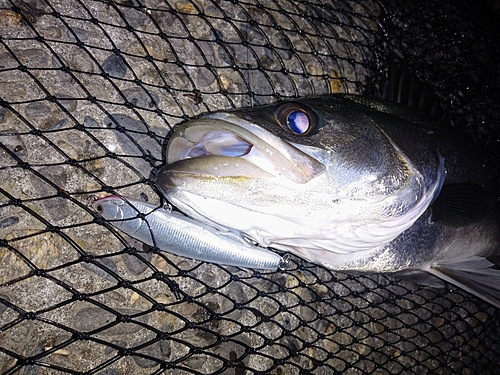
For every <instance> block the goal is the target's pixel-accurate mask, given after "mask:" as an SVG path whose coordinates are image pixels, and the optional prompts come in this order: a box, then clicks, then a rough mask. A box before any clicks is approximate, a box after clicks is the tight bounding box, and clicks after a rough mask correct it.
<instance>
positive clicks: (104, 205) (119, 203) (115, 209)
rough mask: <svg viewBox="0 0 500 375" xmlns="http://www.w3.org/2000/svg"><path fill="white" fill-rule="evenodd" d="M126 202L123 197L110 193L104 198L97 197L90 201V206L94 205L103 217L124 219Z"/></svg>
mask: <svg viewBox="0 0 500 375" xmlns="http://www.w3.org/2000/svg"><path fill="white" fill-rule="evenodd" d="M124 204H125V201H124V200H123V199H122V198H120V197H118V196H116V195H109V196H107V197H104V198H99V199H95V200H94V201H92V202H90V204H89V206H90V207H92V208H93V209H94V210H95V211H96V212H97V213H98V214H99V216H101V217H102V218H103V219H106V220H123V219H124V212H123V206H124Z"/></svg>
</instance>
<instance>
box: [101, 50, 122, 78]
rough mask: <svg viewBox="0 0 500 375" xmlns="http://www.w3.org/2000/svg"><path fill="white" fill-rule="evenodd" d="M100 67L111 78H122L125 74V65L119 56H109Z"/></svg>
mask: <svg viewBox="0 0 500 375" xmlns="http://www.w3.org/2000/svg"><path fill="white" fill-rule="evenodd" d="M101 66H102V69H103V70H104V71H105V72H106V73H108V74H109V75H110V76H111V77H116V78H123V77H125V75H126V74H127V65H126V64H125V60H124V59H123V57H121V56H120V55H111V56H109V57H108V58H107V59H106V60H104V62H103V63H102V65H101Z"/></svg>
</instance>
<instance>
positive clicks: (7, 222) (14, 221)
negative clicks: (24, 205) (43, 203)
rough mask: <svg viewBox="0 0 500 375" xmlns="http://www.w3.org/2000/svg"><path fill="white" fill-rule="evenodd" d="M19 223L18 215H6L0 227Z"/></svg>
mask: <svg viewBox="0 0 500 375" xmlns="http://www.w3.org/2000/svg"><path fill="white" fill-rule="evenodd" d="M17 223H19V218H18V217H17V216H10V217H6V218H5V219H2V220H0V229H4V228H8V227H11V226H12V225H16V224H17Z"/></svg>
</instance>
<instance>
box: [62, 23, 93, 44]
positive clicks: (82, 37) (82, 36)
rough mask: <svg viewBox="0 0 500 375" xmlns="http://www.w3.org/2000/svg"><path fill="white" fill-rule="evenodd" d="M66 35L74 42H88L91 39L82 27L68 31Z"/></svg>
mask: <svg viewBox="0 0 500 375" xmlns="http://www.w3.org/2000/svg"><path fill="white" fill-rule="evenodd" d="M66 35H68V36H69V37H70V39H73V40H79V41H82V42H84V41H86V40H87V39H88V38H89V33H88V32H87V31H86V30H85V29H82V28H81V27H72V28H71V30H67V31H66Z"/></svg>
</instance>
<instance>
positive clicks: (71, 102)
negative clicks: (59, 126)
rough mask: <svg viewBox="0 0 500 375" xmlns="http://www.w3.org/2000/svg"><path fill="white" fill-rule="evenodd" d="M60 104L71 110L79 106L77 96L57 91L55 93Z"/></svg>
mask: <svg viewBox="0 0 500 375" xmlns="http://www.w3.org/2000/svg"><path fill="white" fill-rule="evenodd" d="M54 96H55V97H56V98H57V99H58V102H59V103H60V104H62V105H63V106H64V108H66V109H67V110H68V111H69V112H74V111H76V107H77V106H78V101H77V100H75V98H73V97H71V96H70V95H67V94H62V93H55V95H54Z"/></svg>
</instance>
